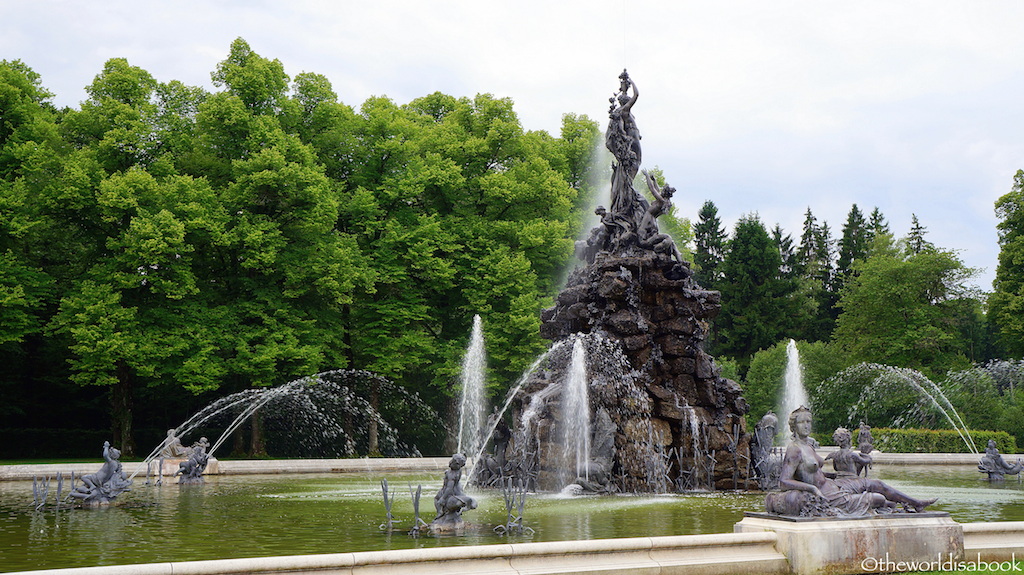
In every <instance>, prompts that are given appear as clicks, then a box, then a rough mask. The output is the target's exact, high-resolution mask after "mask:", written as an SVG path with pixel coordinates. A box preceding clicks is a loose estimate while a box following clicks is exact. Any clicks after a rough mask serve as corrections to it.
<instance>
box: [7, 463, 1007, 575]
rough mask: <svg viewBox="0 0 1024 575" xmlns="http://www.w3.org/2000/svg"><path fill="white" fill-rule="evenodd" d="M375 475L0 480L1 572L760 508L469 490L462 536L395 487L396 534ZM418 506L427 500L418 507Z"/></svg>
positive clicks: (982, 492)
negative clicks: (518, 519) (56, 484)
mask: <svg viewBox="0 0 1024 575" xmlns="http://www.w3.org/2000/svg"><path fill="white" fill-rule="evenodd" d="M872 475H873V476H875V477H878V478H880V479H883V480H884V481H886V482H888V483H891V484H892V485H894V486H896V487H897V488H899V489H901V490H905V491H907V492H910V493H913V494H914V495H915V496H918V497H939V502H938V503H937V504H936V505H935V506H934V508H935V509H936V510H938V511H947V512H949V513H950V514H951V515H952V516H953V518H954V519H956V520H958V521H961V522H969V521H986V522H988V521H1020V520H1024V485H1022V484H1021V483H1019V482H1018V481H1016V480H1007V481H1006V482H1004V483H989V482H987V481H982V480H981V479H980V477H979V475H980V474H979V473H977V472H976V471H975V469H974V467H973V466H960V467H933V466H914V467H909V466H885V465H876V466H875V467H874V469H873V470H872ZM381 477H382V475H381V474H363V475H302V476H290V477H284V476H279V475H275V476H209V477H208V478H207V483H206V484H205V485H193V486H178V485H176V484H167V485H163V486H140V487H139V488H137V489H134V490H132V491H130V492H128V493H126V494H124V495H123V496H122V497H121V498H119V500H118V501H119V503H120V505H118V506H116V507H110V508H105V509H66V508H61V510H60V511H54V509H53V508H52V507H50V508H47V509H46V510H45V511H40V512H34V511H32V485H31V482H0V549H3V550H4V555H3V561H0V571H16V570H25V569H41V568H58V567H75V566H88V565H111V564H126V563H153V562H160V561H186V560H199V559H220V558H227V557H259V556H269V555H296V554H309V553H340V552H351V551H368V550H375V549H405V548H419V547H439V546H448V545H480V544H493V543H507V542H524V541H557V540H565V539H605V538H613V537H636V536H650V537H657V536H663V535H685V534H697V533H726V532H731V531H732V527H733V524H734V523H736V522H737V521H739V520H740V519H741V518H742V516H743V512H744V511H760V510H762V509H763V504H762V502H763V496H762V495H760V494H756V493H722V492H712V493H693V494H687V495H659V496H634V495H617V496H608V497H580V498H564V497H558V496H554V495H529V496H527V499H526V509H525V512H524V523H525V525H527V526H529V527H531V528H532V529H534V531H535V533H534V534H533V535H532V536H531V535H525V534H523V535H510V536H498V535H496V534H495V533H494V532H493V531H492V528H493V527H494V526H495V525H499V524H502V523H504V522H505V520H506V516H505V508H504V502H503V500H502V498H501V496H500V495H498V494H495V493H493V492H480V491H477V492H474V493H472V495H473V496H474V497H478V498H479V503H480V507H479V508H478V509H475V510H473V511H472V512H467V514H466V517H465V518H466V521H467V522H468V523H469V528H468V530H467V534H466V535H465V536H459V537H420V538H415V539H414V538H412V537H408V536H407V535H405V534H404V533H403V532H402V531H404V530H407V529H409V528H411V526H412V518H413V509H412V500H411V498H410V497H409V496H408V495H404V496H403V493H402V490H399V493H398V496H397V497H396V501H395V504H394V507H393V509H392V511H393V513H394V514H395V518H396V520H397V526H398V527H399V529H400V531H398V532H395V533H392V534H388V533H384V532H382V531H381V530H380V529H378V525H380V523H381V522H382V520H383V519H384V505H383V502H382V500H381V496H380V479H381ZM387 477H388V481H389V482H390V483H391V484H393V485H396V486H402V485H406V484H411V485H413V486H415V485H417V484H422V485H423V487H424V497H425V499H424V500H425V501H429V500H430V497H432V494H433V492H434V491H435V490H436V488H437V487H438V485H439V482H440V479H439V477H437V475H436V474H428V475H396V474H389V475H387ZM424 510H425V509H424Z"/></svg>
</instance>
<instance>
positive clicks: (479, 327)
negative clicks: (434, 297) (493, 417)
mask: <svg viewBox="0 0 1024 575" xmlns="http://www.w3.org/2000/svg"><path fill="white" fill-rule="evenodd" d="M485 370H486V358H485V356H484V330H483V321H482V320H481V319H480V316H479V315H475V316H473V331H472V333H471V334H470V336H469V347H468V348H467V349H466V355H465V357H463V358H462V377H461V383H462V401H461V403H460V406H459V446H458V450H457V451H456V453H465V454H475V453H477V452H478V451H479V450H480V448H481V447H483V446H482V445H480V442H481V441H480V439H481V438H480V431H481V429H482V428H483V422H484V411H485V406H484V372H485Z"/></svg>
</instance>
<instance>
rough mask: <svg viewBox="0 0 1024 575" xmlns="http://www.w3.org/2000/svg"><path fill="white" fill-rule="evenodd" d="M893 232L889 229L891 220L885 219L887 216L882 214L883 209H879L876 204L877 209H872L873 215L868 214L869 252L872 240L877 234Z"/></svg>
mask: <svg viewBox="0 0 1024 575" xmlns="http://www.w3.org/2000/svg"><path fill="white" fill-rule="evenodd" d="M891 233H892V232H891V231H890V230H889V222H887V221H885V216H884V215H882V211H881V210H879V209H878V207H877V206H876V207H875V209H873V210H871V215H870V216H868V226H867V237H868V246H869V250H868V252H869V253H870V246H871V242H872V241H873V240H874V239H875V237H876V236H878V235H881V234H891Z"/></svg>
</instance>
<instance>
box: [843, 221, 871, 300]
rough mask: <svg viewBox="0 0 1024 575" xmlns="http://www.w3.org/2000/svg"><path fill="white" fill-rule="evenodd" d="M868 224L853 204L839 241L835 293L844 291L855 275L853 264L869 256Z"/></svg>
mask: <svg viewBox="0 0 1024 575" xmlns="http://www.w3.org/2000/svg"><path fill="white" fill-rule="evenodd" d="M869 235H870V233H869V231H868V227H867V222H866V221H865V220H864V214H863V213H862V212H861V211H860V208H858V207H857V204H853V206H852V207H851V208H850V213H849V214H848V215H847V216H846V224H844V225H843V237H841V238H840V239H839V259H838V260H837V261H836V276H835V282H836V286H835V289H834V291H840V290H842V289H843V285H844V284H845V283H846V282H847V281H849V279H850V276H851V275H852V274H853V262H855V261H857V260H863V259H864V258H866V257H867V255H868V246H869V244H870V239H869Z"/></svg>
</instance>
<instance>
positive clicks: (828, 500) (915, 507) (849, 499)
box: [765, 406, 935, 517]
mask: <svg viewBox="0 0 1024 575" xmlns="http://www.w3.org/2000/svg"><path fill="white" fill-rule="evenodd" d="M811 420H812V418H811V411H810V410H809V409H807V408H806V407H803V406H801V407H799V408H797V409H796V410H794V411H793V413H792V414H791V415H790V416H789V427H790V429H792V430H793V440H792V441H791V442H790V444H789V445H788V446H787V447H786V455H785V456H784V457H783V460H782V472H781V474H780V476H779V487H780V488H782V489H783V490H784V491H775V492H771V493H769V494H768V496H767V497H765V507H766V509H767V511H768V512H769V513H776V514H779V515H791V516H804V517H808V516H809V517H827V516H845V517H856V516H862V515H870V514H874V513H878V512H882V513H891V512H893V511H896V510H897V505H900V504H902V505H903V508H904V510H905V511H908V512H916V513H920V512H921V511H924V509H925V508H926V507H928V506H929V505H931V504H932V503H935V499H915V498H913V497H910V496H909V495H906V494H904V493H902V492H900V491H897V490H896V489H893V488H892V487H890V486H889V485H886V484H885V483H883V482H881V481H879V480H877V479H868V478H867V477H842V478H836V477H835V474H829V473H825V472H824V471H822V466H823V465H824V463H825V460H824V459H822V458H821V456H819V455H818V454H817V453H815V451H814V448H812V447H811V445H810V444H809V443H808V441H807V440H808V438H809V437H810V435H811Z"/></svg>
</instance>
